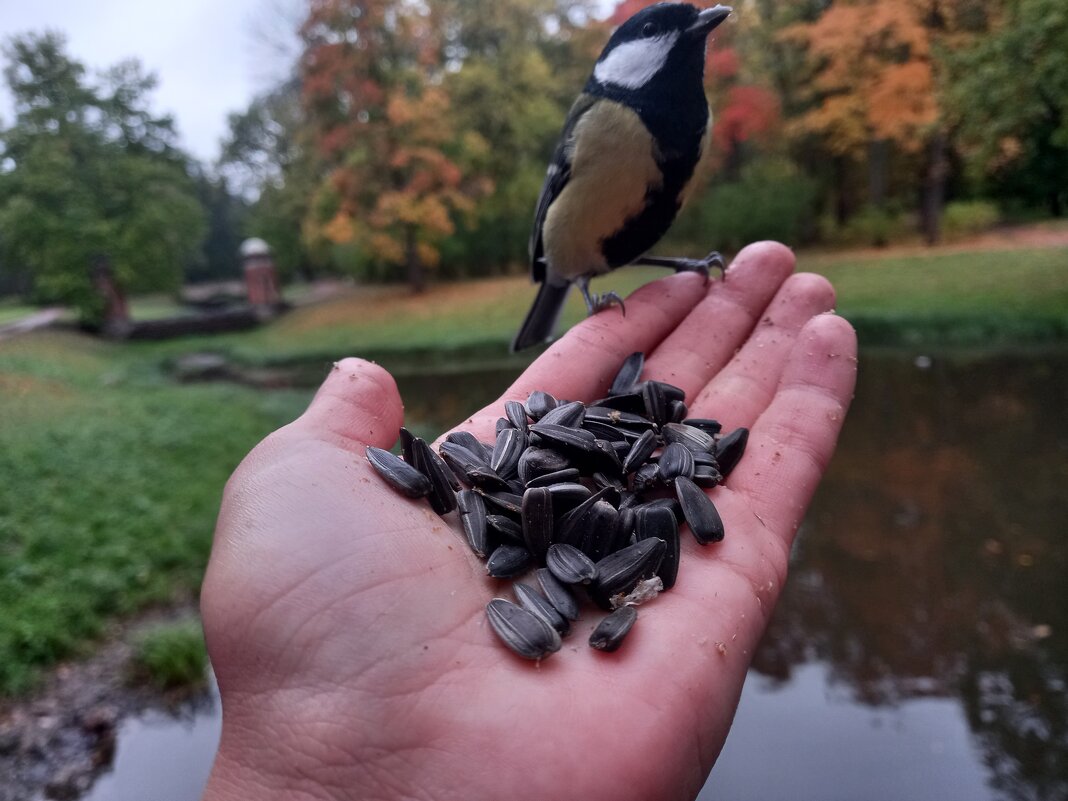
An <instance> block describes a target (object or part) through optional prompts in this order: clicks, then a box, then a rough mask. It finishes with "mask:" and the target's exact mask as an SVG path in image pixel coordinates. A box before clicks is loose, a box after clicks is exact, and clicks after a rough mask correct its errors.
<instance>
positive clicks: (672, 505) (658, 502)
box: [635, 498, 682, 521]
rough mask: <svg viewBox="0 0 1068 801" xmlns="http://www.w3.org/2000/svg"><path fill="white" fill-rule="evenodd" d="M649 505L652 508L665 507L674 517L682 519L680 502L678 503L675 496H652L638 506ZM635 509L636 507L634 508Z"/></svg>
mask: <svg viewBox="0 0 1068 801" xmlns="http://www.w3.org/2000/svg"><path fill="white" fill-rule="evenodd" d="M646 506H648V507H650V508H653V509H667V510H668V511H669V512H671V514H673V515H675V519H676V520H678V521H681V520H682V504H681V503H679V501H678V499H677V498H654V499H653V500H651V501H646V502H645V503H643V504H642V505H641V506H640V507H638V508H644V507H646ZM635 511H637V509H635Z"/></svg>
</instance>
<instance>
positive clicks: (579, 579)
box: [545, 542, 597, 584]
mask: <svg viewBox="0 0 1068 801" xmlns="http://www.w3.org/2000/svg"><path fill="white" fill-rule="evenodd" d="M545 566H546V567H548V568H549V571H550V572H551V573H552V574H553V576H555V577H556V578H557V579H559V580H560V581H562V582H563V583H564V584H589V583H590V582H591V581H593V579H594V578H596V576H597V566H596V565H594V563H593V560H592V559H590V558H589V557H588V556H586V554H584V553H583V552H582V551H580V550H579V549H578V548H576V547H574V546H573V545H568V544H567V543H566V542H557V543H554V544H553V545H550V546H549V550H548V552H547V553H546V555H545Z"/></svg>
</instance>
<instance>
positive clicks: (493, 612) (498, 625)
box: [486, 598, 561, 659]
mask: <svg viewBox="0 0 1068 801" xmlns="http://www.w3.org/2000/svg"><path fill="white" fill-rule="evenodd" d="M486 617H487V618H488V619H489V623H490V627H491V628H492V629H493V631H494V632H496V634H497V636H498V637H500V638H501V641H502V642H503V643H504V644H505V645H507V646H508V647H509V648H510V649H511V650H512V651H513V652H514V653H516V654H518V655H519V656H521V657H523V658H524V659H544V658H545V657H547V656H549V654H552V653H555V652H556V651H559V650H560V645H561V641H560V635H559V634H558V633H557V632H556V630H555V629H554V628H553V627H552V626H550V625H549V624H548V623H546V622H545V621H544V620H542V619H541V618H539V617H538V616H537V615H535V614H533V613H531V612H528V611H527V610H526V609H524V608H523V607H521V606H516V605H515V604H513V603H512V602H511V601H506V600H504V599H503V598H494V599H493V600H492V601H490V602H489V604H487V605H486Z"/></svg>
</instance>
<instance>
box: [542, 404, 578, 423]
mask: <svg viewBox="0 0 1068 801" xmlns="http://www.w3.org/2000/svg"><path fill="white" fill-rule="evenodd" d="M585 416H586V407H585V405H584V404H583V403H582V402H581V401H571V402H570V403H561V404H560V405H558V406H557V407H556V408H555V409H552V410H550V411H548V412H546V413H545V415H544V416H543V417H542V418H541V420H539V421H538V424H539V425H557V426H565V427H566V428H578V427H579V426H581V425H582V420H583V418H584V417H585Z"/></svg>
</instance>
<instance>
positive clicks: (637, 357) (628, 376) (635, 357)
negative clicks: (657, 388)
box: [608, 351, 645, 395]
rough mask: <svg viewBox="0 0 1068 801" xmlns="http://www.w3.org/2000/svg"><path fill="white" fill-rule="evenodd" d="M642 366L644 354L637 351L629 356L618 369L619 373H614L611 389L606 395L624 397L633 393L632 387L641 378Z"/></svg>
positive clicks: (643, 364)
mask: <svg viewBox="0 0 1068 801" xmlns="http://www.w3.org/2000/svg"><path fill="white" fill-rule="evenodd" d="M644 366H645V354H644V353H641V352H640V351H639V352H636V353H632V354H630V356H628V357H627V358H626V359H624V360H623V365H622V366H621V367H620V368H619V372H618V373H616V377H615V378H614V379H613V381H612V388H611V389H609V390H608V394H609V395H626V394H627V393H629V392H633V391H634V385H635V384H636V383H638V379H639V378H641V375H642V368H643V367H644Z"/></svg>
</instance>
